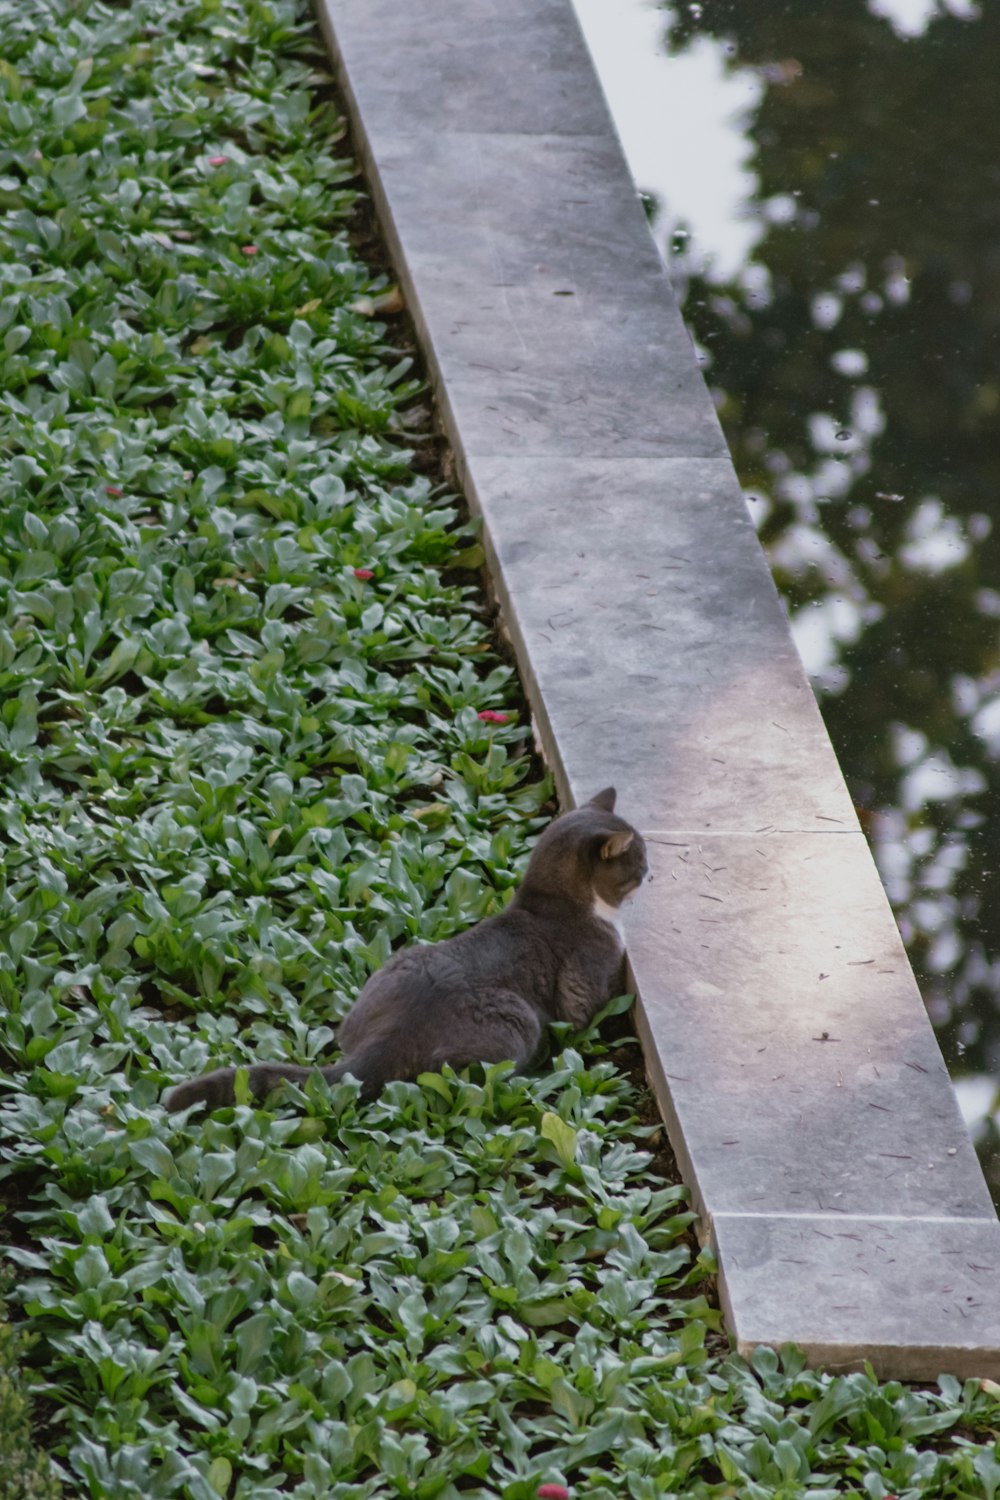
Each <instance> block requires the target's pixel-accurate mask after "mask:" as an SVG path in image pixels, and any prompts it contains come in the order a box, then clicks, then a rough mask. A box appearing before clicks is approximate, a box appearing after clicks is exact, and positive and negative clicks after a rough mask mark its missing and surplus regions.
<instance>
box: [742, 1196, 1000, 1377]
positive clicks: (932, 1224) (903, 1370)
mask: <svg viewBox="0 0 1000 1500" xmlns="http://www.w3.org/2000/svg"><path fill="white" fill-rule="evenodd" d="M714 1237H715V1242H716V1250H717V1253H718V1256H719V1260H720V1265H721V1266H722V1267H723V1268H724V1269H723V1272H722V1275H721V1277H720V1295H721V1299H722V1305H723V1310H724V1313H725V1316H726V1321H727V1323H728V1324H729V1328H730V1330H731V1332H732V1333H733V1335H734V1337H735V1341H736V1346H737V1348H738V1350H739V1352H740V1353H741V1354H743V1355H749V1354H751V1353H752V1351H753V1350H754V1349H755V1348H756V1347H757V1346H758V1345H759V1344H771V1345H772V1346H774V1347H780V1346H781V1345H782V1344H785V1343H792V1344H797V1345H798V1346H799V1348H801V1349H802V1350H804V1352H805V1354H806V1355H807V1357H808V1359H809V1361H810V1363H812V1364H817V1365H823V1366H824V1367H825V1368H827V1369H829V1370H833V1371H838V1372H840V1371H848V1370H860V1369H862V1368H863V1367H864V1365H865V1364H866V1363H868V1362H871V1363H872V1364H873V1365H874V1366H875V1368H876V1369H877V1370H883V1371H891V1372H892V1374H893V1375H894V1376H895V1377H896V1378H897V1379H901V1380H934V1379H935V1378H936V1377H937V1376H938V1375H940V1374H941V1373H942V1371H948V1372H949V1373H950V1374H953V1375H957V1376H958V1377H959V1378H960V1379H968V1378H975V1377H978V1378H980V1379H982V1378H984V1377H989V1378H991V1379H994V1380H996V1379H998V1378H1000V1222H998V1220H997V1219H996V1217H995V1216H994V1217H993V1218H991V1219H972V1220H969V1219H965V1220H962V1221H960V1222H958V1221H955V1220H954V1219H948V1218H941V1219H930V1218H924V1219H921V1218H916V1219H915V1218H905V1219H900V1218H888V1217H881V1218H849V1217H838V1216H836V1215H816V1216H814V1217H810V1218H803V1217H800V1216H794V1217H790V1218H782V1217H764V1216H760V1215H751V1216H746V1217H740V1216H738V1215H729V1214H723V1215H720V1216H719V1217H718V1218H717V1219H716V1220H715V1223H714Z"/></svg>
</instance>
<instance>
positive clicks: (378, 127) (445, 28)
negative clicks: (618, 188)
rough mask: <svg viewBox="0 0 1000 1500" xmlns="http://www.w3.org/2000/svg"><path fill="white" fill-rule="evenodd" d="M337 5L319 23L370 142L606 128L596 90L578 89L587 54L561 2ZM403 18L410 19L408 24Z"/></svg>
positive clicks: (346, 1) (339, 1) (358, 0)
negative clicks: (345, 64) (343, 66)
mask: <svg viewBox="0 0 1000 1500" xmlns="http://www.w3.org/2000/svg"><path fill="white" fill-rule="evenodd" d="M413 10H414V12H415V14H414V16H413V24H405V23H404V24H400V6H399V3H398V0H336V3H335V4H333V3H331V4H330V5H329V6H328V7H327V6H324V5H320V7H319V15H320V19H321V21H322V22H323V23H324V25H325V28H326V30H327V35H328V37H329V39H330V40H331V42H332V43H333V45H334V46H335V47H336V49H337V50H338V51H342V52H343V53H344V54H345V55H347V56H348V57H349V58H350V62H351V67H350V76H349V80H348V82H349V84H350V89H351V93H352V95H353V102H354V105H355V108H356V109H357V111H358V113H359V114H360V115H361V116H362V118H363V120H364V127H365V130H366V132H367V134H368V135H369V137H370V138H372V139H378V138H379V137H380V136H381V134H382V133H383V132H389V133H392V134H397V135H398V134H399V131H400V127H401V126H404V127H405V128H407V129H408V130H411V131H412V132H413V134H414V135H419V134H427V135H432V136H436V135H438V134H439V133H440V132H442V131H462V130H476V131H490V132H492V133H494V134H504V133H507V132H511V131H516V132H518V133H520V134H542V133H545V134H553V135H560V134H572V133H578V134H579V133H584V134H586V133H588V132H592V131H600V132H601V133H602V134H611V133H612V126H611V120H610V116H609V114H608V110H607V106H606V104H605V102H604V97H603V95H602V94H601V91H600V90H599V89H595V88H587V89H581V88H580V78H581V76H586V75H587V74H588V73H589V71H590V54H589V53H588V51H587V46H586V43H585V42H584V40H583V36H582V33H581V31H580V27H579V24H578V22H577V19H576V14H575V12H574V10H573V7H572V6H571V5H564V4H563V3H562V0H462V3H461V5H457V4H450V5H440V4H435V5H426V4H420V5H415V6H414V7H413ZM408 20H409V18H407V21H408Z"/></svg>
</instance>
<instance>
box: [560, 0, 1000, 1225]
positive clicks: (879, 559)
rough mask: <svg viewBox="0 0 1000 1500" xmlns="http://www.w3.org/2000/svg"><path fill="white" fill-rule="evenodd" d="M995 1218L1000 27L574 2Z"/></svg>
mask: <svg viewBox="0 0 1000 1500" xmlns="http://www.w3.org/2000/svg"><path fill="white" fill-rule="evenodd" d="M576 4H577V9H578V12H579V13H580V17H581V21H582V22H583V25H584V29H585V31H586V33H587V36H588V40H589V41H590V44H591V48H592V50H593V51H594V54H595V61H596V62H597V64H598V68H599V71H600V72H601V74H602V79H603V81H604V85H605V89H606V91H607V92H608V95H609V98H610V101H611V105H612V109H613V110H614V112H615V116H616V120H617V123H618V128H619V131H620V133H621V135H622V138H623V142H624V144H625V148H626V151H627V153H628V154H629V158H630V161H631V163H632V169H633V173H634V175H635V177H636V181H637V183H638V185H639V187H640V189H642V190H643V191H644V192H646V193H649V194H650V195H651V197H652V198H653V199H655V205H656V208H657V212H656V215H655V218H654V232H655V234H656V237H657V240H658V242H659V243H660V244H661V246H662V248H663V249H664V253H665V255H666V256H667V257H668V259H670V261H671V267H672V272H673V275H674V277H675V280H676V282H677V285H678V290H679V292H680V293H681V294H682V295H683V296H684V311H685V316H686V318H687V320H688V326H689V328H690V329H691V332H692V335H693V336H694V338H695V340H696V344H697V346H698V349H699V357H700V359H701V361H702V364H703V367H704V368H705V373H706V377H707V379H708V381H709V384H710V386H711V388H712V390H713V393H714V394H715V398H716V401H717V403H718V406H719V412H720V416H721V418H722V421H723V425H724V427H725V430H726V436H727V438H728V440H729V445H730V448H731V450H732V454H733V458H734V461H735V463H736V467H737V470H738V472H739V474H740V478H741V480H742V483H743V486H744V489H745V490H746V492H747V494H748V500H749V504H750V508H751V511H752V513H753V515H754V517H755V520H756V522H757V526H758V529H759V532H760V535H761V540H762V541H763V543H764V545H765V547H766V548H767V551H768V554H769V557H770V560H771V565H772V569H773V571H774V574H775V578H776V581H777V583H778V586H779V588H780V590H781V592H782V595H783V597H784V599H785V601H786V604H787V606H788V610H789V614H790V617H791V620H792V625H793V629H794V632H795V637H796V641H797V644H798V646H799V649H800V651H801V653H802V656H803V659H804V661H805V664H806V667H807V669H808V671H809V673H810V676H811V678H812V681H813V683H814V686H815V687H816V690H817V692H818V694H819V696H820V702H821V706H822V708H823V713H824V717H825V719H826V722H827V726H828V728H829V730H830V734H831V736H832V738H833V741H834V744H835V746H836V749H837V752H838V755H839V756H840V761H841V764H842V766H843V768H844V772H845V775H846V777H847V780H848V785H849V786H850V789H851V793H852V796H853V798H854V801H855V804H856V806H857V808H858V811H859V815H860V817H861V821H862V824H863V826H864V828H865V831H866V832H867V834H868V837H869V839H870V840H871V843H872V847H873V850H874V852H875V855H876V858H877V860H878V863H879V868H880V870H881V873H882V878H883V881H884V883H885V885H886V889H887V891H888V893H889V896H890V899H891V900H892V903H893V907H894V909H895V912H896V917H897V921H898V922H899V925H900V928H901V930H902V933H903V937H904V939H905V941H906V943H907V947H908V949H909V953H910V958H911V960H912V962H913V965H914V969H915V971H916V974H917V978H918V980H919V982H920V985H921V988H922V991H923V994H924V998H925V1001H926V1003H927V1006H928V1009H929V1011H930V1014H931V1017H932V1019H933V1021H934V1022H935V1025H936V1026H937V1027H938V1034H939V1038H940V1040H941V1044H942V1047H943V1048H944V1051H945V1056H946V1058H947V1060H948V1063H949V1066H950V1068H951V1070H952V1074H953V1077H954V1078H955V1080H956V1087H957V1088H958V1092H959V1097H960V1100H961V1102H962V1106H963V1109H964V1110H965V1112H966V1117H967V1119H968V1120H969V1121H970V1124H971V1125H972V1127H973V1131H974V1133H975V1134H976V1135H977V1136H978V1138H979V1144H980V1149H981V1154H982V1155H983V1159H984V1166H985V1167H986V1170H987V1176H988V1177H989V1178H990V1181H991V1186H992V1188H993V1191H994V1194H995V1195H998V1194H1000V1132H998V1129H997V1123H996V1119H995V1113H996V1110H997V1107H998V1104H1000V1100H998V1098H997V1097H996V1096H997V1080H998V1079H1000V850H998V849H997V842H998V839H1000V802H998V793H1000V777H998V776H997V774H996V772H995V769H994V768H995V763H996V761H997V760H998V758H1000V526H997V525H996V522H997V520H998V519H1000V518H998V515H997V511H998V504H1000V432H998V428H1000V113H998V111H997V109H996V99H997V71H996V58H997V57H998V56H1000V6H996V5H994V6H992V7H990V6H985V5H984V6H983V7H982V10H981V11H980V10H978V9H977V8H976V7H975V6H974V5H973V4H972V3H971V0H938V3H935V0H867V3H866V0H826V3H825V4H824V5H822V6H820V5H818V4H816V3H815V0H782V4H781V5H780V6H776V5H775V6H772V7H767V6H764V5H746V4H741V3H739V0H704V3H701V4H691V5H676V6H673V7H670V8H660V9H656V8H655V7H652V6H650V5H649V4H647V3H643V0H576Z"/></svg>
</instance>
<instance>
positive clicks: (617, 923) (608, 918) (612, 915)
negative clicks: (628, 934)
mask: <svg viewBox="0 0 1000 1500" xmlns="http://www.w3.org/2000/svg"><path fill="white" fill-rule="evenodd" d="M590 910H591V913H592V915H593V916H595V917H596V918H597V919H598V921H599V922H607V924H608V926H609V927H611V928H613V930H614V932H615V933H616V935H617V937H618V941H619V942H620V943H621V944H622V945H623V946H624V942H625V936H624V933H623V932H622V917H621V911H620V910H619V908H618V907H617V906H610V905H609V904H608V902H607V901H602V900H601V898H600V896H595V897H594V904H593V906H592V907H591V908H590Z"/></svg>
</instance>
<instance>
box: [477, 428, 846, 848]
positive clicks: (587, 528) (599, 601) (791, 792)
mask: <svg viewBox="0 0 1000 1500" xmlns="http://www.w3.org/2000/svg"><path fill="white" fill-rule="evenodd" d="M463 478H464V480H465V488H466V493H467V495H468V496H469V500H470V503H471V504H472V505H473V507H474V508H476V509H478V510H479V511H480V512H481V514H482V515H483V517H484V519H485V522H486V535H487V538H488V545H489V547H490V548H491V550H492V556H491V559H490V560H491V574H492V576H493V578H494V580H495V586H496V588H497V589H498V591H499V593H500V596H501V603H502V605H503V612H504V618H505V621H506V623H507V626H508V628H509V630H510V631H511V634H512V636H513V638H514V641H515V645H516V649H517V655H518V660H519V662H520V663H521V664H522V671H523V673H524V675H525V676H526V679H527V688H528V692H529V696H530V700H531V704H532V709H533V712H534V714H535V718H536V721H537V722H538V724H539V726H540V727H541V728H542V729H543V733H544V737H545V741H546V744H547V745H549V746H551V747H553V753H554V755H555V756H556V757H557V760H556V764H555V769H556V771H557V775H558V777H559V780H560V782H561V785H560V791H561V792H564V793H565V792H567V791H568V792H569V794H570V796H571V798H572V800H573V801H581V800H585V799H586V797H588V796H590V795H591V794H592V792H593V791H594V790H595V789H596V788H597V787H599V786H607V785H610V784H613V785H615V786H616V787H617V788H618V794H619V798H620V799H621V804H622V806H623V807H627V808H628V809H629V816H630V817H632V818H633V819H634V820H635V821H636V822H638V823H639V824H640V825H642V826H643V827H645V828H670V829H687V830H692V831H693V830H697V829H700V830H702V831H705V832H708V831H715V832H719V831H722V830H727V829H728V830H732V831H741V832H747V833H752V832H755V831H756V830H760V829H762V828H783V829H804V830H808V831H810V832H814V831H816V830H817V829H822V828H842V829H856V828H857V820H856V817H855V814H854V809H853V807H852V805H851V801H850V798H849V796H848V794H847V788H846V787H845V785H844V780H843V776H842V775H841V771H840V767H839V765H838V763H837V760H836V757H835V756H834V754H833V751H832V749H831V747H830V745H829V742H828V740H827V738H826V735H825V732H824V730H823V726H822V721H821V719H820V716H819V711H818V709H817V707H816V700H815V698H814V697H813V693H812V690H811V688H810V687H809V684H808V681H807V680H806V677H805V673H804V672H803V670H802V667H801V664H800V662H799V658H798V656H797V655H796V652H795V648H794V646H793V644H792V641H791V638H790V636H789V632H788V625H787V621H786V619H785V614H784V611H783V609H782V607H781V604H780V602H779V600H778V595H777V592H776V590H775V587H774V584H773V582H772V579H771V575H770V572H769V571H768V567H767V563H766V562H765V560H764V555H763V553H762V552H761V549H760V547H759V546H758V544H757V539H756V536H755V533H754V530H753V525H752V523H751V521H750V518H749V516H748V514H747V508H746V505H745V503H744V501H743V496H742V494H741V492H740V489H739V486H738V485H737V483H736V479H735V475H734V474H733V469H732V464H731V463H730V461H729V459H728V457H726V458H724V459H691V458H673V459H646V458H622V459H617V460H609V459H595V458H589V459H538V458H534V459H524V460H510V459H495V458H482V457H480V456H478V455H470V456H468V457H467V458H466V460H465V463H464V469H463ZM609 531H612V532H613V538H609ZM556 549H559V551H558V555H556ZM564 749H565V750H571V752H572V754H570V755H567V756H565V757H563V750H564Z"/></svg>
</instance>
